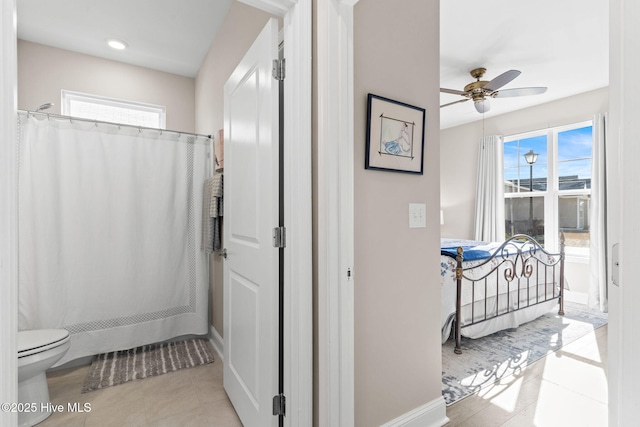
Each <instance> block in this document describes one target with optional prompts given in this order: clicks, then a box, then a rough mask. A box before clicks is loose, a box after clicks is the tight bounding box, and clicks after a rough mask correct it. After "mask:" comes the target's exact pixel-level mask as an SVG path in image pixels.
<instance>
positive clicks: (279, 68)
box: [272, 59, 285, 81]
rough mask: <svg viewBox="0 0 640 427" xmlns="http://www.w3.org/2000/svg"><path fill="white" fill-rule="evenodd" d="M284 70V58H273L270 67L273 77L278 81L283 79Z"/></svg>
mask: <svg viewBox="0 0 640 427" xmlns="http://www.w3.org/2000/svg"><path fill="white" fill-rule="evenodd" d="M284 70H285V60H284V59H274V60H273V68H272V74H273V78H274V79H276V80H280V81H282V80H284Z"/></svg>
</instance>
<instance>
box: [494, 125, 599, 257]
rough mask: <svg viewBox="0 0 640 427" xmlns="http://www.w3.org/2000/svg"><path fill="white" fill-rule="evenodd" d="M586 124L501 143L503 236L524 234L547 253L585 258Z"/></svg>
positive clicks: (588, 184)
mask: <svg viewBox="0 0 640 427" xmlns="http://www.w3.org/2000/svg"><path fill="white" fill-rule="evenodd" d="M592 147H593V131H592V123H591V122H583V123H578V124H574V125H570V126H563V127H557V128H552V129H547V130H542V131H537V132H530V133H527V134H521V135H513V136H509V137H505V139H504V213H505V234H506V236H505V237H507V238H508V237H511V236H512V235H514V234H518V233H524V234H529V235H531V236H533V237H534V238H535V239H536V240H538V241H539V242H540V243H542V244H544V245H545V246H546V247H547V248H549V249H550V250H557V249H558V248H559V238H558V236H559V232H564V234H565V239H566V248H567V254H569V255H574V256H578V257H585V258H586V257H588V256H589V232H590V223H589V204H590V200H591V156H592Z"/></svg>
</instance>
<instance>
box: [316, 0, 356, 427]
mask: <svg viewBox="0 0 640 427" xmlns="http://www.w3.org/2000/svg"><path fill="white" fill-rule="evenodd" d="M355 3H356V1H353V0H349V1H346V2H345V1H342V0H318V1H317V2H316V5H317V11H316V12H317V13H316V16H317V21H316V42H317V54H316V57H317V97H318V99H317V114H318V135H317V138H318V139H317V146H318V154H317V156H318V157H317V173H318V176H317V180H318V184H317V206H318V211H317V230H318V240H317V247H318V251H317V263H318V278H317V280H318V283H317V289H318V294H317V295H318V300H317V306H318V377H319V378H318V382H319V383H318V392H319V396H318V422H319V424H320V425H327V426H338V425H339V426H344V427H348V426H352V425H354V422H355V420H354V367H353V363H354V333H353V322H354V320H353V312H354V294H353V286H354V279H353V276H352V278H351V279H349V278H348V276H347V271H349V270H351V269H352V268H353V236H354V229H353V227H354V225H353V221H354V217H353V169H354V165H353V161H354V160H353V5H355Z"/></svg>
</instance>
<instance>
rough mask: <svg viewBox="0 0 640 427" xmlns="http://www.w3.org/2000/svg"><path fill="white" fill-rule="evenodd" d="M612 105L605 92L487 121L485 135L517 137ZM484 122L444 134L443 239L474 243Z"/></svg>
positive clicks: (586, 116) (581, 118)
mask: <svg viewBox="0 0 640 427" xmlns="http://www.w3.org/2000/svg"><path fill="white" fill-rule="evenodd" d="M608 105H609V89H608V88H602V89H597V90H594V91H591V92H587V93H584V94H580V95H575V96H571V97H568V98H563V99H560V100H557V101H552V102H549V103H546V104H542V105H538V106H535V107H531V108H527V109H523V110H519V111H514V112H513V113H508V114H502V115H500V116H496V117H492V118H490V119H486V120H485V121H484V134H485V135H514V134H518V133H523V132H528V131H534V130H539V129H546V128H549V127H554V126H561V125H567V124H571V123H578V122H582V121H585V120H591V119H593V116H594V114H596V113H600V112H605V111H607V109H608ZM482 129H483V123H482V120H479V121H476V122H473V123H468V124H466V125H461V126H456V127H453V128H449V129H443V130H442V131H441V132H440V143H441V147H440V171H441V174H442V179H441V186H440V192H441V196H440V204H441V207H442V209H443V211H444V222H445V223H444V225H443V226H441V229H442V236H443V237H454V238H461V239H471V238H473V223H474V215H475V202H476V200H475V199H476V196H475V191H476V173H477V162H478V144H479V141H480V138H481V137H482V132H483V131H482Z"/></svg>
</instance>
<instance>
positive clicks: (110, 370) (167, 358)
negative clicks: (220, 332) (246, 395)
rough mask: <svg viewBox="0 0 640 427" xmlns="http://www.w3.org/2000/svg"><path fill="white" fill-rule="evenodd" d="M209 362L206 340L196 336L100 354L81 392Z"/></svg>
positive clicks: (210, 353) (210, 357)
mask: <svg viewBox="0 0 640 427" xmlns="http://www.w3.org/2000/svg"><path fill="white" fill-rule="evenodd" d="M211 362H213V352H212V350H211V347H210V345H209V342H208V341H206V340H204V339H200V338H196V339H190V340H185V341H179V342H171V343H164V344H151V345H145V346H142V347H138V348H133V349H130V350H122V351H114V352H111V353H104V354H100V355H98V356H97V357H96V359H95V360H94V361H93V363H92V364H91V369H90V370H89V373H88V374H87V378H86V379H85V381H84V386H83V387H82V393H86V392H88V391H92V390H98V389H101V388H104V387H109V386H113V385H118V384H123V383H126V382H128V381H134V380H140V379H143V378H147V377H153V376H156V375H161V374H165V373H167V372H172V371H177V370H178V369H184V368H191V367H194V366H198V365H205V364H207V363H211Z"/></svg>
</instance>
